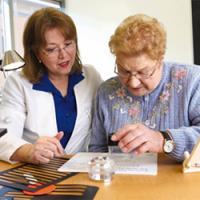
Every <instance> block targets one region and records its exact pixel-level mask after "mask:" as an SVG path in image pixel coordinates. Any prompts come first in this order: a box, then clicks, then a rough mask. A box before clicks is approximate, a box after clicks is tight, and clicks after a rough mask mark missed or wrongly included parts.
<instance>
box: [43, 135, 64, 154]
mask: <svg viewBox="0 0 200 200" xmlns="http://www.w3.org/2000/svg"><path fill="white" fill-rule="evenodd" d="M56 136H57V135H56ZM56 136H55V137H53V138H51V137H48V138H46V139H45V143H46V144H48V145H49V150H52V151H53V152H54V154H55V155H56V156H60V155H63V154H64V149H63V147H62V145H61V144H60V141H59V140H58V139H57V138H56ZM58 137H59V136H58Z"/></svg>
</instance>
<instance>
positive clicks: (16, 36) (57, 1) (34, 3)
mask: <svg viewBox="0 0 200 200" xmlns="http://www.w3.org/2000/svg"><path fill="white" fill-rule="evenodd" d="M64 2H65V1H64V0H12V1H10V0H0V8H1V9H0V22H3V23H0V40H1V41H2V42H1V43H0V59H1V58H2V56H3V51H5V50H9V49H15V50H16V51H17V52H18V53H19V54H20V55H23V44H22V36H23V30H24V26H25V23H26V21H27V19H28V17H29V16H30V15H31V14H32V13H33V12H34V11H36V10H38V9H40V8H43V7H54V8H57V9H64V7H65V3H64Z"/></svg>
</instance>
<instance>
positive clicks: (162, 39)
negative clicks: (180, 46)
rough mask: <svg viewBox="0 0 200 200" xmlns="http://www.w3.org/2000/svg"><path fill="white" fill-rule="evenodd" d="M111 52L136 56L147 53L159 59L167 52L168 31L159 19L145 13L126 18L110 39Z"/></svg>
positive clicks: (152, 57) (116, 54)
mask: <svg viewBox="0 0 200 200" xmlns="http://www.w3.org/2000/svg"><path fill="white" fill-rule="evenodd" d="M109 47H110V51H111V53H113V54H114V55H115V56H118V55H120V54H124V55H128V56H135V55H140V54H143V53H145V54H147V55H148V56H149V57H150V58H151V59H153V60H159V59H160V58H162V57H163V56H164V54H165V49H166V31H165V29H164V27H163V25H162V24H161V23H159V22H158V20H157V19H155V18H152V17H149V16H147V15H144V14H137V15H134V16H130V17H128V18H126V19H125V20H124V21H123V22H122V23H121V24H120V25H119V26H118V27H117V29H116V30H115V33H114V35H112V36H111V38H110V41H109Z"/></svg>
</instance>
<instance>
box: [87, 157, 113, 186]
mask: <svg viewBox="0 0 200 200" xmlns="http://www.w3.org/2000/svg"><path fill="white" fill-rule="evenodd" d="M88 165H89V171H88V174H89V178H90V179H92V180H95V181H104V183H110V182H111V180H112V176H113V174H114V169H115V164H114V161H113V160H112V159H110V158H109V157H108V156H97V157H94V158H92V159H91V160H90V161H89V163H88Z"/></svg>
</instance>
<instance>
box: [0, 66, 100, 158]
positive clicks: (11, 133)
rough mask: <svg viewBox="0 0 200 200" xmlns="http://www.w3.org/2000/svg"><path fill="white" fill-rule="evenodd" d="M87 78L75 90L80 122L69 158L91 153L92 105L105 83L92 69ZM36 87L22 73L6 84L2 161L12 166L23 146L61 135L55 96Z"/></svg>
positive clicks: (0, 121) (1, 109)
mask: <svg viewBox="0 0 200 200" xmlns="http://www.w3.org/2000/svg"><path fill="white" fill-rule="evenodd" d="M83 76H84V77H85V78H84V79H83V80H82V81H81V82H79V83H78V84H76V85H75V87H74V90H75V96H76V102H77V119H76V123H75V127H74V131H73V133H72V136H71V138H70V140H69V142H68V144H67V146H66V148H65V151H66V153H69V154H73V153H76V152H80V151H86V150H87V145H88V142H89V141H88V140H89V136H90V130H91V114H92V103H93V99H94V96H95V93H96V90H97V88H98V86H99V85H100V83H101V78H100V75H99V74H98V73H97V71H96V70H95V69H94V68H93V67H92V66H84V67H83ZM32 86H33V85H32V84H31V83H30V82H29V81H27V79H25V78H24V77H22V76H21V72H14V73H13V74H11V75H10V76H9V77H8V78H7V80H6V83H5V86H4V90H3V97H2V102H1V104H0V128H7V130H8V133H7V134H6V135H4V136H2V137H1V138H0V159H1V160H5V161H8V162H11V161H10V160H9V158H10V156H11V155H12V154H13V153H14V152H15V151H16V149H17V148H19V147H20V146H21V145H23V144H25V143H27V142H30V143H34V142H35V141H36V140H37V139H38V137H40V136H52V137H53V136H55V135H56V134H57V132H58V130H57V125H56V116H55V107H54V100H53V96H52V94H51V93H48V92H43V91H38V90H33V89H32Z"/></svg>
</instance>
